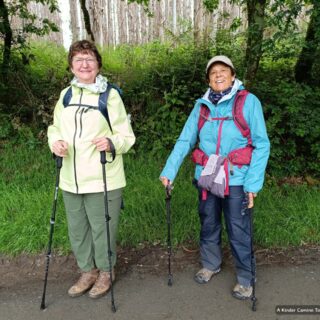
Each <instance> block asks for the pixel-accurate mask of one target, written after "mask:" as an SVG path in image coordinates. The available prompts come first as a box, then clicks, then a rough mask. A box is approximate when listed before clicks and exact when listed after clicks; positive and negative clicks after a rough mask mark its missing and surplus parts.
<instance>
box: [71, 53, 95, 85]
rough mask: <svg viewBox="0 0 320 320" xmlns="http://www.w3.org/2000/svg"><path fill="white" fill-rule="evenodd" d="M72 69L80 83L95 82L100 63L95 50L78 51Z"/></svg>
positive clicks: (73, 59)
mask: <svg viewBox="0 0 320 320" xmlns="http://www.w3.org/2000/svg"><path fill="white" fill-rule="evenodd" d="M71 71H72V73H73V74H74V75H75V77H76V78H77V79H78V81H79V82H80V83H86V84H89V83H94V82H95V80H96V76H97V74H98V73H99V64H98V61H97V59H96V57H95V55H94V53H93V52H90V51H87V52H83V53H81V52H78V53H76V54H75V55H74V56H73V57H72V61H71Z"/></svg>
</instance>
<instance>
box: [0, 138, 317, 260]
mask: <svg viewBox="0 0 320 320" xmlns="http://www.w3.org/2000/svg"><path fill="white" fill-rule="evenodd" d="M0 152H1V155H0V194H1V202H0V230H1V233H0V252H1V253H3V254H8V255H17V254H20V253H38V252H41V251H43V250H45V248H46V246H47V242H48V235H49V228H50V223H49V221H50V216H51V211H52V202H53V194H54V184H55V163H54V161H53V160H52V158H51V155H50V152H49V150H48V148H47V147H46V146H42V145H39V146H32V147H27V146H25V145H17V146H12V145H10V144H7V145H4V144H2V145H1V146H0ZM164 162H165V159H158V160H157V159H155V158H154V157H151V156H148V155H147V154H146V155H144V156H143V157H142V156H137V155H134V154H130V155H127V156H126V157H125V166H126V175H127V187H126V189H125V193H124V202H125V209H124V210H123V211H122V214H121V221H120V227H119V244H121V245H126V246H136V245H138V244H139V243H142V242H147V243H152V244H155V243H156V244H165V242H166V235H167V229H166V227H167V226H166V213H165V192H164V189H163V187H162V185H161V184H160V181H159V173H160V171H161V168H162V166H163V165H164ZM192 176H193V166H192V164H191V162H190V161H189V160H186V161H185V162H184V165H183V166H182V168H181V170H180V172H179V175H178V177H177V178H176V181H175V184H174V190H173V192H172V235H173V243H174V244H183V243H190V242H191V243H193V244H195V243H196V242H197V241H198V237H199V221H198V214H197V193H196V190H195V188H194V187H193V186H192V184H191V181H192ZM319 212H320V197H319V187H310V186H307V185H299V186H293V185H282V186H281V187H279V186H278V185H277V184H276V183H274V180H272V179H270V180H267V181H266V184H265V187H264V189H263V191H262V192H260V193H259V195H258V197H257V199H256V202H255V209H254V228H255V234H254V238H255V243H256V244H257V245H259V246H262V247H280V246H281V247H286V246H299V245H305V244H319V243H320V233H319V230H320V221H319V217H318V213H319ZM223 238H224V240H225V239H226V236H225V232H224V234H223ZM53 246H54V250H55V251H58V252H60V253H62V254H64V253H68V252H69V251H70V245H69V240H68V235H67V226H66V218H65V212H64V206H63V203H62V197H61V193H59V197H58V207H57V213H56V223H55V232H54V243H53Z"/></svg>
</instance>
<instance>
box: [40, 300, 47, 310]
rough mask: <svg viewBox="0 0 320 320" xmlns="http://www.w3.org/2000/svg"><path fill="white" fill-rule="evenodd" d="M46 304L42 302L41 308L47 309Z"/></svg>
mask: <svg viewBox="0 0 320 320" xmlns="http://www.w3.org/2000/svg"><path fill="white" fill-rule="evenodd" d="M46 309H47V308H46V305H45V304H44V302H43V301H42V302H41V306H40V310H46Z"/></svg>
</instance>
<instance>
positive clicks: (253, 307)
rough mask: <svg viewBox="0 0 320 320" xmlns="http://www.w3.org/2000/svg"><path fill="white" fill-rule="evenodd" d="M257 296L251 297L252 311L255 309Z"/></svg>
mask: <svg viewBox="0 0 320 320" xmlns="http://www.w3.org/2000/svg"><path fill="white" fill-rule="evenodd" d="M256 303H257V298H256V297H252V308H251V309H252V311H257V305H256Z"/></svg>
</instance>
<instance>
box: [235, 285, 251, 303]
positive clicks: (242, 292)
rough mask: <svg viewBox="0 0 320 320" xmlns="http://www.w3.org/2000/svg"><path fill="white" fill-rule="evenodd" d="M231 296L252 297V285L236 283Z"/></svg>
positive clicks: (243, 298)
mask: <svg viewBox="0 0 320 320" xmlns="http://www.w3.org/2000/svg"><path fill="white" fill-rule="evenodd" d="M232 296H233V297H234V298H236V299H240V300H246V299H250V298H251V297H252V287H251V286H249V287H244V286H242V285H240V284H239V283H237V284H236V286H235V287H234V288H233V290H232Z"/></svg>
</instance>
